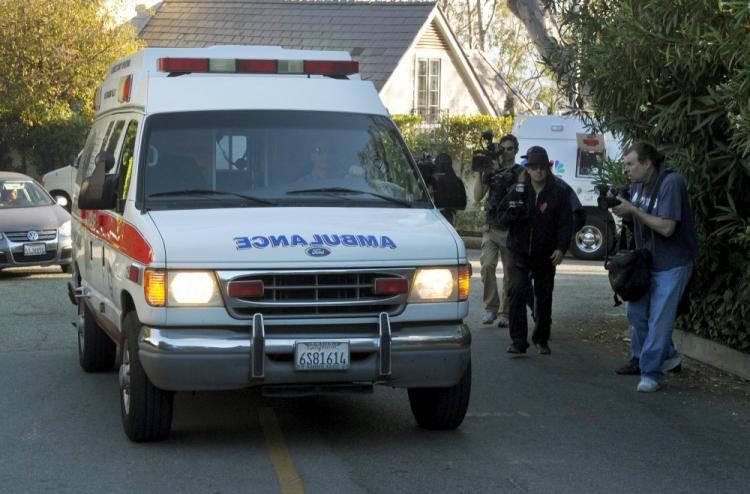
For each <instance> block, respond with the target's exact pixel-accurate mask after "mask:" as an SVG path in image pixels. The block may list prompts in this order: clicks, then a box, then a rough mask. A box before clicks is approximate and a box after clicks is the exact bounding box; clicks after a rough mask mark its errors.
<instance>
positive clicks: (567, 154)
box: [512, 115, 621, 259]
mask: <svg viewBox="0 0 750 494" xmlns="http://www.w3.org/2000/svg"><path fill="white" fill-rule="evenodd" d="M512 133H513V135H515V136H516V138H518V142H519V153H520V154H524V153H525V152H526V150H527V149H528V148H530V147H531V146H542V147H543V148H544V149H546V150H547V154H548V155H549V158H550V160H551V161H552V165H553V166H552V170H553V172H554V174H555V175H557V176H559V177H560V178H562V179H563V180H565V182H567V183H568V185H570V186H571V187H572V188H573V190H574V191H575V192H576V194H577V195H578V199H580V201H581V204H582V205H583V207H584V209H585V210H586V225H585V226H584V227H583V228H581V229H580V230H579V231H578V232H576V234H575V236H574V237H573V241H572V242H571V245H570V250H571V252H572V253H573V255H575V256H576V257H578V258H580V259H603V258H604V254H605V246H607V247H608V248H609V249H612V248H613V247H614V243H615V237H616V235H615V229H616V225H615V223H614V218H613V217H612V215H611V214H610V213H609V211H604V210H601V209H599V208H598V207H597V204H596V198H597V197H598V195H599V194H598V192H597V191H596V189H595V188H594V184H593V180H594V179H595V178H596V171H597V168H598V167H599V165H600V164H601V163H602V160H603V159H605V157H609V158H610V159H615V158H617V157H618V156H620V155H621V152H620V150H619V148H618V142H617V140H616V139H615V137H614V136H613V135H612V134H595V135H594V134H590V133H589V131H588V130H587V129H586V127H585V126H584V125H583V122H581V121H580V120H579V119H577V118H575V117H563V116H558V115H520V116H518V117H516V120H515V123H514V124H513V131H512ZM522 164H523V163H522ZM605 232H606V240H605Z"/></svg>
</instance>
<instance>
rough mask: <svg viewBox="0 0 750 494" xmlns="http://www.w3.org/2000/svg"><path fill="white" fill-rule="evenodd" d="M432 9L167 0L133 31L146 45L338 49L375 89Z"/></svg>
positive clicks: (417, 5)
mask: <svg viewBox="0 0 750 494" xmlns="http://www.w3.org/2000/svg"><path fill="white" fill-rule="evenodd" d="M434 8H435V2H413V3H405V2H399V3H397V4H393V3H390V4H389V3H377V4H376V5H374V4H373V3H359V2H333V3H326V2H305V1H279V0H245V1H241V0H200V1H196V0H167V1H165V2H164V3H163V4H162V5H161V6H160V7H159V9H158V11H157V12H156V14H155V15H154V17H152V18H151V19H150V20H149V22H148V23H147V24H146V26H145V27H144V28H143V30H142V31H141V37H142V38H143V39H144V40H145V41H146V42H147V43H148V45H149V46H153V47H176V46H179V47H185V46H210V45H214V44H226V43H238V44H253V45H269V44H273V45H280V46H282V47H283V48H296V49H300V48H302V49H304V48H307V49H318V48H325V49H329V50H343V51H347V52H351V50H352V49H353V48H356V47H363V48H364V51H362V53H361V54H360V55H358V56H354V57H353V58H354V59H355V60H358V61H359V62H360V64H361V65H360V70H361V75H362V78H363V79H366V80H369V81H372V82H373V84H375V87H376V88H377V89H378V90H380V89H381V88H382V86H383V84H385V82H386V81H387V80H388V77H390V75H391V73H392V72H393V70H394V69H395V68H396V64H398V61H399V60H400V58H401V56H402V55H403V54H404V52H405V51H406V50H407V49H408V48H409V46H410V45H411V43H412V41H413V40H414V38H415V36H416V35H417V32H418V31H419V29H420V28H421V27H422V26H423V25H424V23H425V22H426V20H427V18H428V16H429V15H430V13H431V12H432V10H433V9H434Z"/></svg>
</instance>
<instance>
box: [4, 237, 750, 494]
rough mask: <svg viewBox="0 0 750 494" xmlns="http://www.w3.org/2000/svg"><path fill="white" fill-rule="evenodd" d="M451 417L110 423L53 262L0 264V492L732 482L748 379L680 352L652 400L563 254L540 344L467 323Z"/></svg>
mask: <svg viewBox="0 0 750 494" xmlns="http://www.w3.org/2000/svg"><path fill="white" fill-rule="evenodd" d="M471 254H472V258H473V260H474V261H475V275H474V278H473V280H472V310H471V315H470V317H469V319H468V323H469V326H470V327H471V329H472V332H473V336H474V340H473V347H472V359H473V370H474V376H473V390H472V399H471V403H470V406H469V413H468V415H467V417H466V420H465V421H464V423H463V425H462V426H461V428H460V429H459V430H457V431H454V432H429V431H424V430H421V429H419V428H418V427H417V426H416V425H415V422H414V420H413V418H412V416H411V412H410V409H409V405H408V400H407V396H406V392H405V391H403V390H392V389H387V388H382V389H381V388H378V389H376V392H375V393H374V394H371V395H363V396H340V397H339V396H337V397H312V398H287V399H269V398H264V397H262V396H261V395H260V394H259V392H258V391H257V390H244V391H237V392H219V393H198V394H190V393H181V394H178V395H177V398H176V401H175V416H174V422H173V429H172V434H171V436H170V438H169V439H168V440H167V441H165V442H162V443H154V444H134V443H131V442H129V441H128V440H127V439H126V437H125V435H124V434H123V432H122V428H121V424H120V417H119V408H118V407H119V404H118V395H117V384H116V374H115V372H110V373H101V374H86V373H84V372H83V371H82V370H81V369H80V368H79V366H78V361H77V350H76V340H75V332H74V329H73V327H72V326H71V321H73V319H74V316H75V310H74V308H73V306H72V305H70V303H69V302H68V300H67V296H66V293H65V289H64V286H65V282H66V280H67V277H66V276H65V275H63V274H60V273H59V272H58V271H56V269H55V268H50V269H37V270H26V271H18V270H13V271H10V272H9V271H5V272H3V273H0V417H2V420H0V492H2V493H33V492H55V493H68V492H71V493H73V492H75V493H89V492H90V493H101V492H107V493H110V492H113V493H114V492H117V493H119V492H123V493H125V492H128V493H131V492H138V493H150V492H154V493H157V492H158V493H164V492H199V493H204V492H206V493H235V492H238V493H247V492H253V493H260V492H263V493H265V492H270V493H277V492H285V493H286V492H309V493H328V492H346V493H349V492H352V493H369V492H372V493H393V492H430V493H438V492H439V493H442V492H472V493H475V492H509V493H513V492H540V493H549V492H554V493H568V492H570V493H589V492H590V493H602V492H608V493H609V492H611V493H620V492H622V493H633V492H648V493H661V492H669V493H678V492H696V493H705V492H722V493H724V492H747V489H748V487H747V486H748V485H750V458H749V456H750V455H748V451H749V449H748V448H749V447H748V445H749V444H750V392H748V389H747V388H748V385H747V384H745V383H743V382H741V381H739V380H736V379H732V378H730V377H727V376H725V375H721V374H719V373H717V372H715V371H713V370H711V369H708V368H706V367H703V366H701V365H699V364H697V363H694V362H687V363H686V365H685V370H684V371H683V373H682V374H680V375H678V376H672V377H670V378H669V380H668V382H667V386H666V387H665V388H664V389H663V390H662V391H660V392H658V393H655V394H653V395H644V394H640V393H636V392H635V387H636V384H637V378H634V377H622V376H617V375H615V374H614V373H613V372H612V370H613V369H614V368H615V367H617V366H618V365H620V364H621V363H622V362H623V359H624V355H625V351H626V348H627V343H626V342H624V341H623V337H624V336H626V334H627V321H626V319H625V316H624V309H623V307H618V308H613V307H612V303H611V295H610V292H609V289H608V285H607V281H606V276H605V272H604V271H603V270H602V269H601V266H600V263H592V262H582V261H575V260H572V259H566V261H565V263H564V264H563V265H562V266H561V268H560V269H559V271H558V276H557V279H556V290H555V304H554V323H553V339H552V341H551V342H550V345H551V347H552V351H553V354H552V355H551V356H549V357H546V356H539V355H537V354H535V353H531V354H529V355H528V356H525V357H521V358H510V357H509V356H508V355H507V354H505V353H504V349H505V346H507V344H508V337H507V333H506V331H503V330H500V329H498V328H495V327H494V326H483V325H481V324H480V323H479V321H480V318H481V313H482V307H481V300H480V292H481V283H480V282H479V279H478V272H479V269H478V263H476V260H477V258H478V252H476V251H472V252H471Z"/></svg>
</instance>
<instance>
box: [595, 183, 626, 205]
mask: <svg viewBox="0 0 750 494" xmlns="http://www.w3.org/2000/svg"><path fill="white" fill-rule="evenodd" d="M595 188H596V190H597V191H598V192H599V197H597V198H596V205H597V206H598V207H599V209H603V210H607V209H609V208H613V207H615V206H617V205H619V204H620V201H618V200H617V198H618V197H622V198H623V199H627V200H630V192H629V191H628V189H627V188H625V187H613V186H610V185H604V184H602V185H597V186H596V187H595ZM608 192H611V193H612V196H609V195H607V193H608Z"/></svg>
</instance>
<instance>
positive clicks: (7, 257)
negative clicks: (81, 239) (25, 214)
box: [0, 235, 73, 268]
mask: <svg viewBox="0 0 750 494" xmlns="http://www.w3.org/2000/svg"><path fill="white" fill-rule="evenodd" d="M25 243H37V244H38V243H43V244H45V251H46V252H45V253H44V254H42V255H36V256H25V255H24V253H23V246H24V244H25ZM72 256H73V246H72V242H71V239H70V237H61V236H59V235H58V236H57V237H56V238H55V239H52V240H46V241H41V242H13V241H11V240H10V239H9V238H8V237H7V236H4V238H2V239H0V268H14V267H25V266H46V265H50V264H54V265H68V264H70V263H71V262H72Z"/></svg>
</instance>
